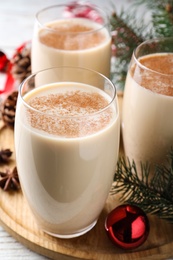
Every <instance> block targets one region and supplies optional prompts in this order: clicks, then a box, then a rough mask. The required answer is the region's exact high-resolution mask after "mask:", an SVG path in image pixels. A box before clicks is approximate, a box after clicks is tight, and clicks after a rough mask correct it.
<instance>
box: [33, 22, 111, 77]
mask: <svg viewBox="0 0 173 260" xmlns="http://www.w3.org/2000/svg"><path fill="white" fill-rule="evenodd" d="M45 26H46V27H47V28H44V29H43V28H42V29H39V30H38V28H36V29H35V32H34V36H33V42H32V72H36V71H39V70H42V69H46V68H49V67H59V66H74V67H84V68H90V69H93V70H95V71H98V72H100V73H102V74H104V75H105V76H107V77H109V76H110V57H111V37H110V35H109V32H108V31H107V29H106V28H104V27H103V28H102V27H101V25H99V24H97V23H95V22H93V21H90V20H87V19H84V18H80V19H79V18H77V19H76V18H72V19H69V20H68V19H67V20H57V21H54V22H52V23H48V24H46V25H45ZM48 28H49V29H48Z"/></svg>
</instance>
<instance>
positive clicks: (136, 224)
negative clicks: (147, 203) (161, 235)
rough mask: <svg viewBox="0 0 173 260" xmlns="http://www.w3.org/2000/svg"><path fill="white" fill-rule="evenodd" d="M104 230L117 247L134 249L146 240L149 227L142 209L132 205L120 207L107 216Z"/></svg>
mask: <svg viewBox="0 0 173 260" xmlns="http://www.w3.org/2000/svg"><path fill="white" fill-rule="evenodd" d="M105 229H106V231H107V233H108V236H109V237H110V239H111V240H112V241H113V243H115V244H116V245H117V246H119V247H121V248H123V249H135V248H137V247H138V246H140V245H142V244H143V243H144V242H145V240H146V239H147V237H148V234H149V230H150V225H149V220H148V218H147V216H146V214H145V213H144V211H143V210H142V209H140V208H139V207H137V206H132V205H121V206H118V207H117V208H115V209H114V210H112V211H111V212H110V213H109V214H108V216H107V218H106V221H105Z"/></svg>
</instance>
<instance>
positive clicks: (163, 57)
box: [131, 53, 173, 96]
mask: <svg viewBox="0 0 173 260" xmlns="http://www.w3.org/2000/svg"><path fill="white" fill-rule="evenodd" d="M139 62H140V63H141V64H142V65H144V66H145V67H147V68H149V69H151V70H153V71H156V72H158V73H154V72H153V71H150V70H146V69H143V68H141V67H140V66H138V65H135V66H134V67H132V69H131V74H132V77H133V78H134V80H135V81H136V82H137V83H138V84H139V85H141V86H142V87H144V88H146V89H149V90H151V91H153V92H155V93H158V94H163V95H166V96H173V54H172V53H170V54H153V55H146V56H143V57H142V58H140V59H139Z"/></svg>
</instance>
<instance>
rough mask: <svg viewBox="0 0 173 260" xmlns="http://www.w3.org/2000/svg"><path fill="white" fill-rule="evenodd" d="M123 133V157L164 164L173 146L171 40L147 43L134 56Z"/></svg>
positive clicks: (123, 118)
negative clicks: (124, 155)
mask: <svg viewBox="0 0 173 260" xmlns="http://www.w3.org/2000/svg"><path fill="white" fill-rule="evenodd" d="M122 133H123V142H124V149H125V154H126V155H127V156H128V157H129V159H130V160H135V162H136V164H137V166H138V170H139V169H140V168H139V167H140V162H142V163H146V162H148V163H150V165H151V167H152V166H153V167H154V166H155V164H161V163H166V161H167V155H168V153H169V151H170V149H171V147H173V38H162V39H153V40H148V41H146V42H144V43H142V44H141V45H139V46H138V47H137V48H136V50H135V51H134V53H133V56H132V60H131V64H130V66H129V71H128V74H127V79H126V84H125V91H124V99H123V111H122Z"/></svg>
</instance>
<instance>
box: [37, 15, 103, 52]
mask: <svg viewBox="0 0 173 260" xmlns="http://www.w3.org/2000/svg"><path fill="white" fill-rule="evenodd" d="M45 26H46V29H45V28H44V29H41V30H40V32H39V40H40V42H41V43H43V44H45V45H47V46H49V47H52V48H55V49H61V50H83V49H88V48H93V47H95V46H98V44H101V43H103V42H105V40H106V38H108V37H107V36H106V34H105V32H104V33H103V32H101V31H100V30H99V29H100V26H101V25H98V24H97V23H94V22H93V21H89V20H87V19H82V18H81V19H79V18H78V19H76V18H74V19H70V20H60V21H55V22H52V23H48V24H46V25H45ZM94 30H95V31H94Z"/></svg>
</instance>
